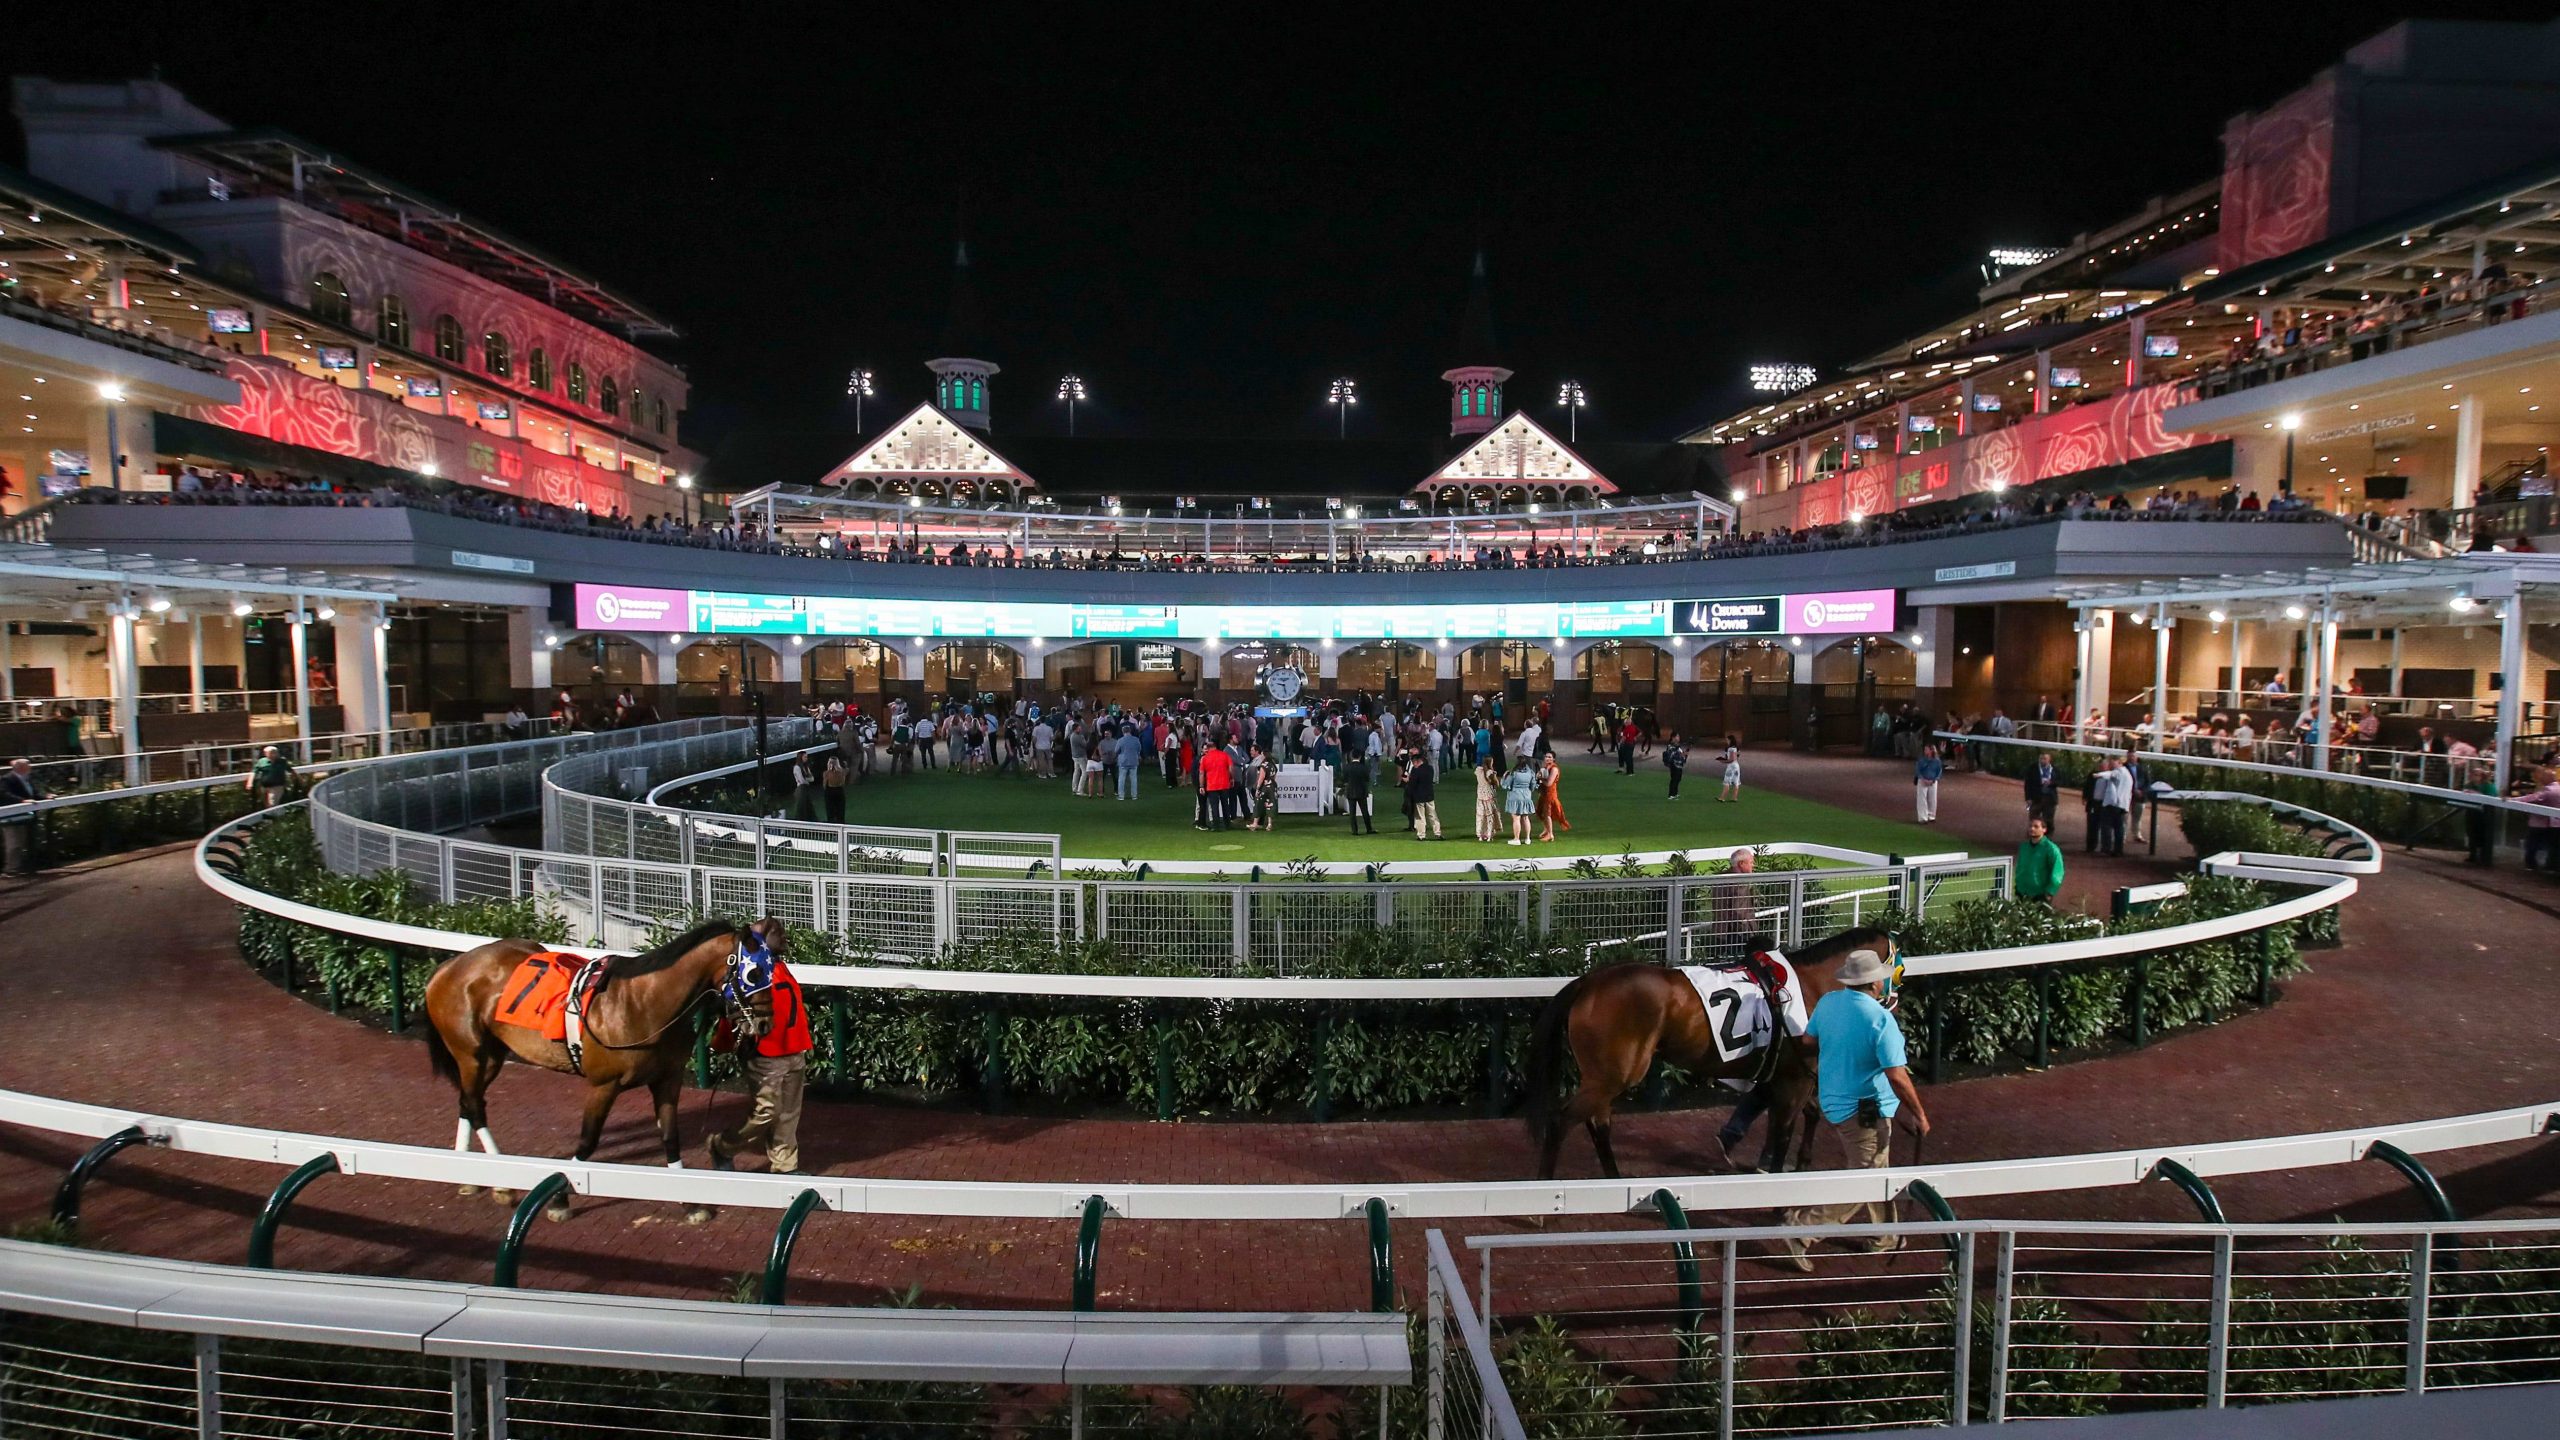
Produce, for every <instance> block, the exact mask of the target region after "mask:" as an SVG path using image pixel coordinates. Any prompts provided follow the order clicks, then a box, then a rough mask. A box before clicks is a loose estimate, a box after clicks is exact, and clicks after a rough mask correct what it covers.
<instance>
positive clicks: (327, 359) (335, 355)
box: [315, 345, 356, 370]
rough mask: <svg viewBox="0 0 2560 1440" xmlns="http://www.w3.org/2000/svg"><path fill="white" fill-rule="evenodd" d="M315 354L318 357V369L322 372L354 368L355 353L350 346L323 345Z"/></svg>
mask: <svg viewBox="0 0 2560 1440" xmlns="http://www.w3.org/2000/svg"><path fill="white" fill-rule="evenodd" d="M315 353H317V354H318V355H319V357H320V368H321V369H323V370H353V369H354V368H356V352H355V350H354V348H353V347H351V346H346V345H323V346H321V347H320V348H319V350H318V351H317V352H315Z"/></svg>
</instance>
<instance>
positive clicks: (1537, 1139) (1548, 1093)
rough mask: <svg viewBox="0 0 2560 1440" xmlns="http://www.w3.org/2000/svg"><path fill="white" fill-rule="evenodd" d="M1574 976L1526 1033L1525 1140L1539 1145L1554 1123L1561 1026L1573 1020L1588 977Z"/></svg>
mask: <svg viewBox="0 0 2560 1440" xmlns="http://www.w3.org/2000/svg"><path fill="white" fill-rule="evenodd" d="M1594 973H1597V972H1586V973H1584V974H1581V975H1577V976H1575V977H1574V978H1573V980H1572V982H1571V983H1569V984H1567V985H1566V986H1565V987H1564V988H1563V989H1561V990H1558V991H1557V992H1556V993H1555V994H1553V995H1551V996H1549V997H1547V1003H1546V1006H1545V1008H1543V1009H1541V1010H1539V1011H1538V1023H1537V1026H1536V1028H1535V1029H1533V1030H1531V1031H1530V1032H1529V1063H1528V1073H1527V1074H1526V1075H1525V1076H1523V1077H1522V1080H1523V1083H1525V1084H1526V1085H1527V1087H1528V1092H1529V1110H1528V1115H1527V1119H1528V1122H1529V1139H1530V1140H1531V1141H1533V1142H1534V1143H1537V1144H1540V1145H1543V1144H1545V1143H1546V1140H1547V1131H1548V1130H1550V1129H1551V1128H1553V1127H1554V1125H1555V1123H1556V1088H1557V1083H1556V1082H1557V1077H1558V1073H1559V1072H1560V1071H1561V1069H1562V1068H1563V1067H1562V1065H1561V1063H1560V1062H1562V1060H1563V1059H1564V1050H1565V1026H1566V1023H1567V1022H1568V1021H1570V1020H1572V1018H1573V1007H1574V1005H1575V1003H1576V1002H1577V1001H1579V1000H1580V999H1581V997H1582V987H1583V986H1584V985H1586V984H1588V983H1589V982H1590V980H1591V976H1592V974H1594Z"/></svg>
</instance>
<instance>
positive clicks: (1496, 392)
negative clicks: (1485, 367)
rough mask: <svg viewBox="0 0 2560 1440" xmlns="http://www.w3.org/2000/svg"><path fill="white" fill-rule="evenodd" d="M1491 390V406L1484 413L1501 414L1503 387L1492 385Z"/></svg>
mask: <svg viewBox="0 0 2560 1440" xmlns="http://www.w3.org/2000/svg"><path fill="white" fill-rule="evenodd" d="M1490 391H1491V393H1490V395H1489V396H1488V405H1489V408H1488V409H1487V410H1486V411H1485V412H1484V413H1486V414H1487V415H1499V414H1501V413H1502V387H1501V386H1499V385H1495V386H1492V387H1490Z"/></svg>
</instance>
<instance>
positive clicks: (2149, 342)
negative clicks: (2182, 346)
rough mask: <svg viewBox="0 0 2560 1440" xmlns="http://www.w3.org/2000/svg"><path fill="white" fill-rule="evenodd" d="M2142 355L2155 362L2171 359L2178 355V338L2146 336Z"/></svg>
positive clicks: (2143, 339) (2172, 336) (2143, 341)
mask: <svg viewBox="0 0 2560 1440" xmlns="http://www.w3.org/2000/svg"><path fill="white" fill-rule="evenodd" d="M2142 353H2143V354H2144V355H2146V356H2148V357H2150V358H2151V359H2154V360H2167V359H2170V358H2172V357H2174V356H2175V355H2176V354H2177V353H2178V337H2177V336H2175V335H2145V336H2143V337H2142Z"/></svg>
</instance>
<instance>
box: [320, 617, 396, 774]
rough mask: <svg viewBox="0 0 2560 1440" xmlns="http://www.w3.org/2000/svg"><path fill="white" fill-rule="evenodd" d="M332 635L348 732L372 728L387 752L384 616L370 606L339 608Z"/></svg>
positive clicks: (387, 680) (388, 704) (388, 705)
mask: <svg viewBox="0 0 2560 1440" xmlns="http://www.w3.org/2000/svg"><path fill="white" fill-rule="evenodd" d="M331 635H332V637H333V638H334V639H335V640H336V642H337V665H338V703H339V704H340V705H343V706H345V707H346V712H347V724H346V729H347V733H348V734H351V735H352V734H355V733H357V732H359V731H370V732H372V733H373V735H374V736H375V737H376V738H377V740H379V741H381V742H382V743H383V749H384V752H385V753H388V751H389V743H388V742H389V740H390V735H391V688H390V675H389V670H390V655H389V653H388V651H387V649H386V647H385V646H384V644H383V630H382V624H381V616H380V614H379V612H377V611H375V610H374V609H373V608H372V607H370V606H367V607H365V608H363V609H361V610H359V609H357V608H356V607H354V606H348V607H346V608H344V609H341V610H340V611H339V612H338V620H337V624H336V625H335V626H333V627H332V629H331Z"/></svg>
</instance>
